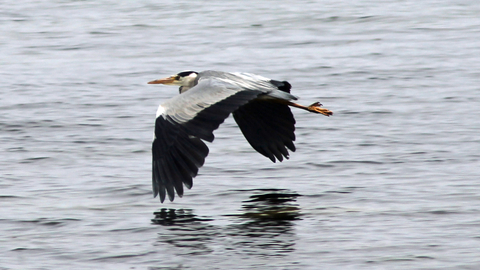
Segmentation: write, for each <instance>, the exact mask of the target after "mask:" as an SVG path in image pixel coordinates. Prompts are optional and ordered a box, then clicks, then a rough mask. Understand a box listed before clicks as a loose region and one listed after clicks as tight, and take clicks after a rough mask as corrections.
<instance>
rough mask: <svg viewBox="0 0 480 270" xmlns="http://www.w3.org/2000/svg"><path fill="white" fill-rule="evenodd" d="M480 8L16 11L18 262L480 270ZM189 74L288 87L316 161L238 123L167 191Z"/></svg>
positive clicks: (12, 42)
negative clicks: (167, 114) (156, 142)
mask: <svg viewBox="0 0 480 270" xmlns="http://www.w3.org/2000/svg"><path fill="white" fill-rule="evenodd" d="M478 14H480V5H478V3H477V2H476V1H386V2H385V1H364V2H362V3H357V4H352V2H351V1H247V2H245V1H230V2H225V1H208V2H199V1H163V2H158V1H147V0H145V1H136V2H134V1H123V2H122V1H120V2H118V1H67V0H65V1H10V0H7V1H3V2H2V3H1V4H0V47H1V51H2V56H1V59H0V67H1V68H0V83H1V85H2V89H1V91H0V102H1V103H0V143H1V144H0V147H1V151H2V153H3V158H2V159H0V190H1V191H0V202H1V207H0V209H1V210H0V213H1V215H0V252H1V257H0V269H480V181H479V180H480V179H479V178H480V167H479V165H480V162H479V161H480V151H479V149H480V148H479V143H480V135H479V134H480V125H479V123H480V122H479V119H480V110H479V107H480V86H479V85H480V79H479V78H480V30H479V29H480V19H479V16H478ZM185 69H192V70H197V71H201V70H206V69H214V70H222V71H242V72H252V73H257V74H261V75H263V76H266V77H271V78H275V79H280V80H288V81H290V82H291V83H292V85H293V86H294V88H293V93H294V94H296V95H298V96H300V97H301V102H302V103H303V104H310V103H312V102H314V101H321V102H322V103H323V104H324V105H325V107H326V108H329V109H331V110H332V111H334V115H333V117H330V118H327V117H322V116H317V115H312V114H308V113H307V112H303V111H295V112H294V113H295V116H296V119H297V131H296V134H297V141H296V146H297V151H296V152H295V153H293V154H292V155H291V158H290V160H288V161H285V162H283V163H278V164H272V163H271V162H270V161H269V160H268V159H266V158H265V157H263V156H261V155H259V154H258V153H256V152H255V151H254V150H253V149H252V148H251V147H250V146H249V144H248V143H247V142H246V141H245V140H244V138H243V136H242V134H241V133H240V131H239V130H238V128H237V127H236V124H235V122H234V121H233V120H232V119H230V118H229V119H227V121H226V122H225V123H224V124H223V125H222V126H221V128H220V129H219V130H218V131H216V133H215V134H216V140H215V142H214V143H213V144H209V146H210V150H211V151H210V155H209V157H208V158H207V161H206V164H205V166H204V167H203V168H202V169H201V171H200V175H199V176H198V177H197V178H196V179H195V181H194V187H193V189H192V190H188V191H186V194H185V196H184V198H178V199H177V200H176V201H175V202H173V203H170V202H167V203H165V204H160V202H159V201H158V198H157V199H153V198H152V195H151V184H150V181H151V180H150V178H151V172H150V166H151V165H150V162H151V156H150V146H151V140H152V133H153V123H154V122H153V121H154V117H155V111H156V108H157V106H158V104H159V103H160V102H161V101H162V100H166V99H168V98H170V97H172V96H174V95H176V94H177V89H176V88H175V87H173V88H172V87H165V86H152V85H147V84H146V82H148V81H150V80H153V79H158V78H160V77H163V76H167V75H170V74H174V73H177V72H179V71H182V70H185Z"/></svg>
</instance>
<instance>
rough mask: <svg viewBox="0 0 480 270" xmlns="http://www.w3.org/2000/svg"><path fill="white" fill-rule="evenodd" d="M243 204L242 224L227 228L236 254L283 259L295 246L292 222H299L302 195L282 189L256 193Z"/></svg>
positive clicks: (263, 190) (264, 190)
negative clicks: (299, 201)
mask: <svg viewBox="0 0 480 270" xmlns="http://www.w3.org/2000/svg"><path fill="white" fill-rule="evenodd" d="M257 193H258V194H256V195H252V196H251V197H250V199H249V200H247V201H244V205H243V213H242V214H239V215H235V216H237V217H239V218H240V219H239V221H240V223H237V224H232V225H229V226H227V228H226V234H227V235H228V236H229V238H231V239H232V242H233V243H232V244H233V245H234V246H235V247H236V250H238V251H241V252H242V253H247V254H249V255H260V256H282V255H284V254H286V253H289V252H292V251H293V250H294V246H295V239H296V238H295V234H294V233H293V227H294V223H293V220H296V219H299V218H300V208H299V207H298V205H297V204H296V203H295V201H296V197H298V196H299V195H298V194H296V193H293V192H290V191H288V190H283V189H262V190H257Z"/></svg>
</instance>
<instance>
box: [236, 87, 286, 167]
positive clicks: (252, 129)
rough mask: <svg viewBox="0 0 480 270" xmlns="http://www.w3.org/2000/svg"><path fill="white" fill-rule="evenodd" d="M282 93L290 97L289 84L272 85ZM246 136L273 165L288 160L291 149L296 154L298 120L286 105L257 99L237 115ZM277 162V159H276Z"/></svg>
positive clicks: (237, 120) (240, 109)
mask: <svg viewBox="0 0 480 270" xmlns="http://www.w3.org/2000/svg"><path fill="white" fill-rule="evenodd" d="M270 82H271V83H272V84H273V85H275V86H276V87H278V89H279V90H281V91H283V92H286V93H290V87H291V86H290V84H289V83H288V82H279V81H274V80H272V81H270ZM233 117H234V118H235V121H236V122H237V124H238V126H239V127H240V130H242V133H243V135H244V136H245V138H246V139H247V141H248V142H249V143H250V145H251V146H252V147H253V149H255V150H257V151H258V152H259V153H260V154H262V155H264V156H266V157H268V158H269V159H270V160H271V161H272V162H275V161H276V159H278V160H279V161H283V157H285V158H287V159H288V156H289V154H288V150H287V148H288V149H290V150H291V151H292V152H295V145H294V144H293V141H295V133H294V132H295V118H294V117H293V115H292V112H291V111H290V107H288V105H286V104H282V103H277V102H273V101H272V100H264V99H257V100H254V101H251V102H249V103H248V104H246V105H244V106H242V107H240V108H238V109H237V110H236V111H234V112H233ZM275 158H276V159H275Z"/></svg>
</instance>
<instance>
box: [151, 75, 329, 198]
mask: <svg viewBox="0 0 480 270" xmlns="http://www.w3.org/2000/svg"><path fill="white" fill-rule="evenodd" d="M148 84H164V85H176V86H179V87H180V88H179V92H180V95H177V96H175V97H173V98H171V99H169V100H167V101H165V102H164V103H162V104H161V105H160V106H159V107H158V110H157V114H156V120H155V131H154V139H153V144H152V186H153V195H154V197H156V196H157V195H160V201H161V202H162V203H163V202H164V200H165V198H166V196H168V198H169V200H170V201H173V200H174V198H175V192H176V194H177V195H178V196H179V197H182V196H183V193H184V186H185V187H186V188H188V189H190V188H191V187H192V185H193V178H194V177H195V176H197V174H198V170H199V168H200V167H202V166H203V164H204V162H205V158H206V157H207V155H208V152H209V150H208V147H207V145H206V144H205V141H206V142H213V140H214V138H215V137H214V135H213V131H214V130H216V129H217V128H218V127H219V125H220V124H221V123H223V122H224V121H225V119H226V118H227V117H228V116H229V115H230V114H232V115H233V118H234V119H235V121H236V122H237V124H238V127H239V128H240V130H241V131H242V133H243V135H244V136H245V138H246V140H247V141H248V142H249V143H250V145H251V146H252V147H253V149H255V150H256V151H257V152H259V153H260V154H262V155H264V156H265V157H267V158H269V159H270V160H271V161H272V162H276V161H277V160H278V161H280V162H281V161H283V159H284V158H286V159H288V158H289V152H288V150H290V151H292V152H294V151H295V145H294V144H293V141H294V140H295V133H294V131H295V118H294V117H293V114H292V112H291V110H290V107H295V108H299V109H303V110H306V111H308V112H312V113H317V114H323V115H325V116H330V115H332V112H331V111H330V110H328V109H325V108H322V107H321V106H322V104H320V103H319V102H315V103H313V104H312V105H310V106H303V105H300V104H297V103H294V102H293V101H294V100H297V97H295V96H294V95H292V94H290V89H291V84H290V83H288V82H287V81H277V80H271V79H268V78H265V77H263V76H259V75H255V74H251V73H228V72H221V71H212V70H207V71H202V72H195V71H183V72H180V73H178V74H176V75H172V76H169V77H166V78H163V79H159V80H154V81H150V82H148Z"/></svg>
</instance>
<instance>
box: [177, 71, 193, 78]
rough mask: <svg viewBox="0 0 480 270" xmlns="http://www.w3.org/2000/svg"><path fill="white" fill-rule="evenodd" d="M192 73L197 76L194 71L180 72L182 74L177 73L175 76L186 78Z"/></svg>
mask: <svg viewBox="0 0 480 270" xmlns="http://www.w3.org/2000/svg"><path fill="white" fill-rule="evenodd" d="M192 73H195V74H198V73H197V72H195V71H182V72H180V73H178V74H177V75H178V76H180V77H187V76H188V75H190V74H192Z"/></svg>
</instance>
